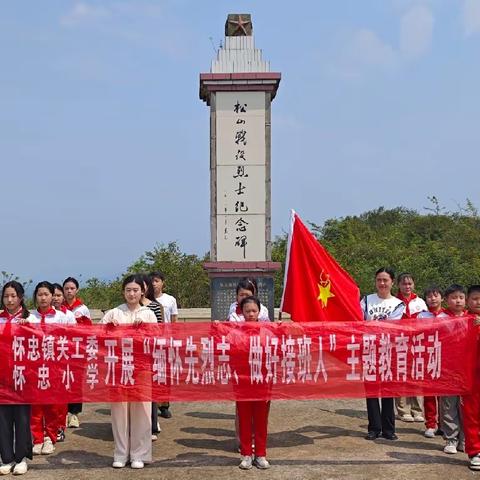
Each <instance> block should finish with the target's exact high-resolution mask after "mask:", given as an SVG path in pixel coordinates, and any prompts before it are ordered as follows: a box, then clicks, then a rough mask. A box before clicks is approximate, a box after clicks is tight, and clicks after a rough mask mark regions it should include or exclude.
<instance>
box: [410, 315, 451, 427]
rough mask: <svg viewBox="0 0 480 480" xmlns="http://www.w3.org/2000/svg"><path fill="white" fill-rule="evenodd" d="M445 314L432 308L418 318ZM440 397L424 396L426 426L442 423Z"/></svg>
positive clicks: (436, 425) (435, 425)
mask: <svg viewBox="0 0 480 480" xmlns="http://www.w3.org/2000/svg"><path fill="white" fill-rule="evenodd" d="M440 314H442V315H445V314H444V311H443V309H442V308H440V310H437V311H433V310H431V309H430V308H429V309H428V312H421V313H420V314H418V316H417V318H433V317H436V316H437V315H440ZM438 400H439V399H438V397H424V398H423V409H424V411H425V427H426V428H433V429H434V430H436V429H437V428H438V425H439V424H440V419H439V411H440V409H439V405H438Z"/></svg>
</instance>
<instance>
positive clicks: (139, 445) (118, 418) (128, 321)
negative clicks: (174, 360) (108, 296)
mask: <svg viewBox="0 0 480 480" xmlns="http://www.w3.org/2000/svg"><path fill="white" fill-rule="evenodd" d="M122 290H123V296H124V298H125V302H126V303H124V304H122V305H120V306H118V307H116V308H113V309H112V310H109V311H108V312H107V313H106V314H105V316H104V317H103V319H102V323H105V324H110V325H114V326H116V325H139V324H141V323H157V318H156V317H155V314H154V313H153V312H152V311H151V310H150V309H149V308H148V307H145V306H143V305H142V303H141V302H142V296H143V294H144V293H145V286H144V283H143V278H142V276H141V275H129V276H128V277H126V278H125V280H124V281H123V283H122ZM151 409H152V403H151V402H116V403H112V405H111V412H112V431H113V439H114V441H115V451H114V454H113V464H112V467H113V468H123V467H125V465H126V464H127V462H130V466H131V467H132V468H143V467H144V463H145V462H151V461H152V437H151V436H152V418H151V413H152V412H151Z"/></svg>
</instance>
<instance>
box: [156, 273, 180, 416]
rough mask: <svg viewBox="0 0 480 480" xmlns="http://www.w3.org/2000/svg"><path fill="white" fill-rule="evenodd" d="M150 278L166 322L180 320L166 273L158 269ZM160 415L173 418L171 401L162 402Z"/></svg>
mask: <svg viewBox="0 0 480 480" xmlns="http://www.w3.org/2000/svg"><path fill="white" fill-rule="evenodd" d="M150 278H151V280H152V285H153V293H154V294H155V300H156V301H157V302H158V303H160V304H161V305H162V307H163V319H164V322H165V323H175V322H176V321H177V320H178V308H177V300H176V298H175V297H173V296H172V295H169V294H168V293H165V292H164V291H163V287H164V286H165V275H164V274H163V273H162V272H158V271H157V272H151V273H150ZM160 416H161V417H162V418H172V412H171V411H170V403H169V402H162V403H160Z"/></svg>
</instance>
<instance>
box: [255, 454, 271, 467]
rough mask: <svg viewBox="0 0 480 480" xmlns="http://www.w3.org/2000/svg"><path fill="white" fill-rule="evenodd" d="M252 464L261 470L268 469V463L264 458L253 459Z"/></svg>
mask: <svg viewBox="0 0 480 480" xmlns="http://www.w3.org/2000/svg"><path fill="white" fill-rule="evenodd" d="M254 463H255V466H256V467H257V468H260V469H262V470H266V469H267V468H270V463H268V460H267V459H266V458H265V457H255V462H254Z"/></svg>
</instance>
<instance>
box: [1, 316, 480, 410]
mask: <svg viewBox="0 0 480 480" xmlns="http://www.w3.org/2000/svg"><path fill="white" fill-rule="evenodd" d="M476 339H477V333H476V329H475V327H474V326H473V322H472V318H471V317H461V318H440V319H422V320H421V321H420V320H408V321H407V320H405V321H404V320H402V321H397V322H324V323H317V322H308V323H283V324H276V323H254V322H246V323H211V322H209V323H176V324H150V325H141V326H139V327H134V326H122V327H113V326H106V325H94V326H82V325H77V326H68V327H66V326H60V325H43V326H39V325H38V326H32V325H28V326H20V325H14V324H3V325H1V326H0V360H1V365H2V375H1V376H0V403H50V404H51V403H73V402H80V401H81V402H117V401H149V400H155V401H162V400H171V401H175V400H179V401H196V400H201V401H219V400H252V399H314V398H327V397H330V398H333V397H338V398H340V397H347V398H348V397H349V398H353V397H367V396H368V397H392V396H423V395H457V394H465V393H467V392H469V391H471V389H472V386H473V374H474V370H475V361H476V346H477V342H476Z"/></svg>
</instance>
